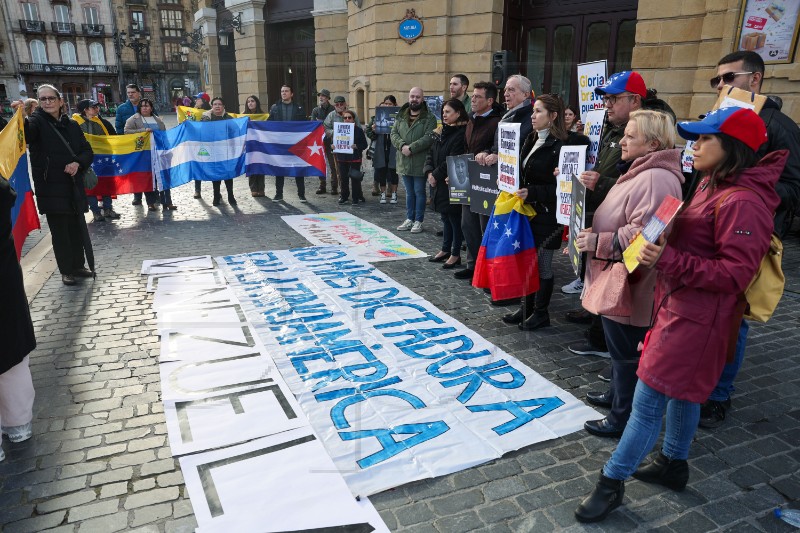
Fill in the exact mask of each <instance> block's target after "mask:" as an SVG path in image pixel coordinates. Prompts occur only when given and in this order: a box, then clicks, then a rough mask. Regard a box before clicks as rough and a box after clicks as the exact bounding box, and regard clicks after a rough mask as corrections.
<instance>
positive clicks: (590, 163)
mask: <svg viewBox="0 0 800 533" xmlns="http://www.w3.org/2000/svg"><path fill="white" fill-rule="evenodd" d="M605 119H606V112H605V110H598V111H589V112H588V113H587V114H586V120H585V121H584V123H583V134H584V135H586V136H587V137H589V148H587V149H586V169H587V170H591V169H593V168H594V166H595V165H596V164H597V157H598V154H599V152H600V139H602V138H603V123H604V122H605Z"/></svg>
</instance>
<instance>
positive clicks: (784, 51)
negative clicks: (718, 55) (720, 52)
mask: <svg viewBox="0 0 800 533" xmlns="http://www.w3.org/2000/svg"><path fill="white" fill-rule="evenodd" d="M798 11H800V2H797V1H796V0H746V1H745V2H744V7H743V8H742V20H741V22H740V24H739V37H738V45H737V50H749V51H751V52H755V53H757V54H758V55H760V56H761V58H762V59H763V60H764V63H790V62H791V61H792V58H793V56H794V47H795V42H796V41H797V15H798Z"/></svg>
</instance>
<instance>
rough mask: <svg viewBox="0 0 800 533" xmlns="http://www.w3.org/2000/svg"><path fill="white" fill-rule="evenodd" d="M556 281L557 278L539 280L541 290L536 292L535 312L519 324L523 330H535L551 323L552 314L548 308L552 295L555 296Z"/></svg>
mask: <svg viewBox="0 0 800 533" xmlns="http://www.w3.org/2000/svg"><path fill="white" fill-rule="evenodd" d="M555 281H556V280H555V278H550V279H541V280H539V290H538V291H537V292H536V299H535V302H534V305H535V308H534V310H533V314H532V315H531V316H530V317H529V318H528V319H527V320H526V321H525V322H523V323H522V324H520V325H519V329H521V330H522V331H534V330H537V329H539V328H545V327H547V326H549V325H550V314H549V313H548V312H547V308H548V307H549V306H550V297H551V296H553V285H555Z"/></svg>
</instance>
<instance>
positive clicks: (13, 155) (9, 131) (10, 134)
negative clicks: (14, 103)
mask: <svg viewBox="0 0 800 533" xmlns="http://www.w3.org/2000/svg"><path fill="white" fill-rule="evenodd" d="M24 153H25V119H24V118H22V106H19V107H18V108H17V112H16V113H14V116H13V117H11V120H9V121H8V124H6V127H5V128H3V131H1V132H0V176H3V178H5V179H6V180H8V179H9V178H11V175H12V174H13V173H14V169H16V168H17V163H18V162H19V158H20V157H22V155H23V154H24Z"/></svg>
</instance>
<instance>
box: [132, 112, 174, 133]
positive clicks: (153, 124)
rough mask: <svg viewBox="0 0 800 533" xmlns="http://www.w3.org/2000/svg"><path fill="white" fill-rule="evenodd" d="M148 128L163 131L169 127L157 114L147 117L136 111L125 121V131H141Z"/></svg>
mask: <svg viewBox="0 0 800 533" xmlns="http://www.w3.org/2000/svg"><path fill="white" fill-rule="evenodd" d="M148 128H150V129H151V130H161V131H164V130H165V129H167V128H166V127H165V126H164V121H163V120H161V117H158V116H156V115H153V116H151V117H147V118H145V117H143V116H142V115H141V114H139V113H136V114H135V115H133V116H132V117H131V118H129V119H128V120H127V121H126V122H125V133H140V132H143V131H144V130H146V129H148Z"/></svg>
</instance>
